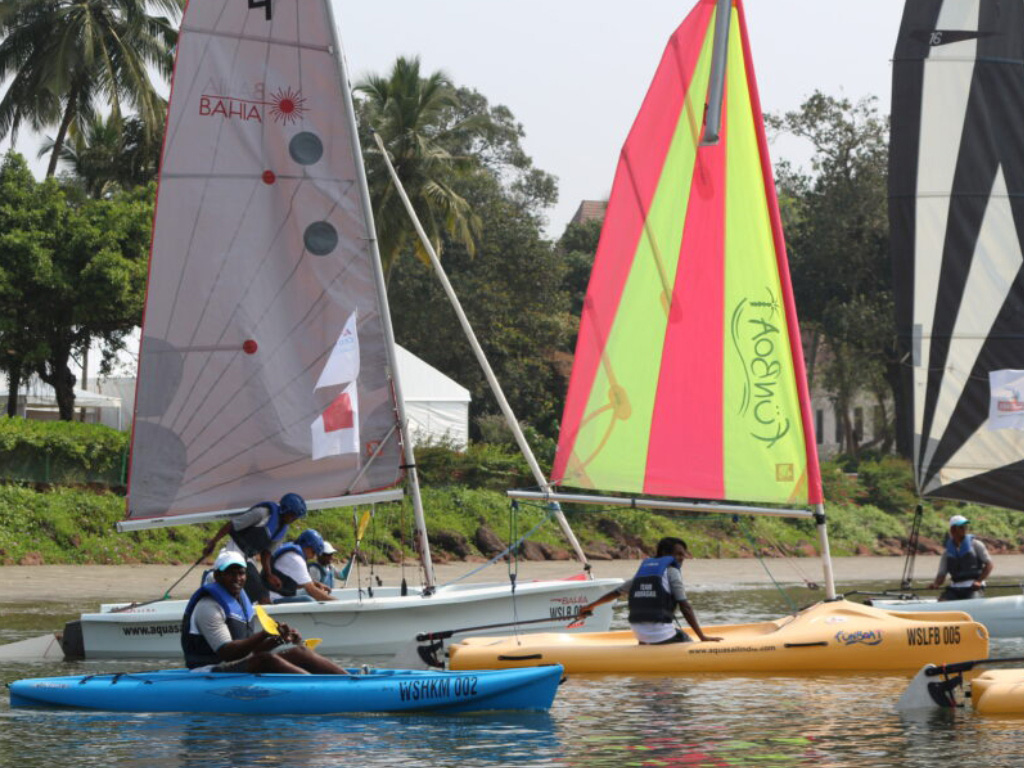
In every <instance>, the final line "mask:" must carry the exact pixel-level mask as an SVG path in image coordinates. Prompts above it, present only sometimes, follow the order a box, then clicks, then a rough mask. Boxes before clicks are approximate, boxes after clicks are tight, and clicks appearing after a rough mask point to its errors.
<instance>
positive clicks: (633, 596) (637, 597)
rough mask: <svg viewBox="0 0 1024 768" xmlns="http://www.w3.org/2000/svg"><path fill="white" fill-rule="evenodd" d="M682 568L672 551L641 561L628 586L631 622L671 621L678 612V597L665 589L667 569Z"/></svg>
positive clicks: (663, 622) (652, 622)
mask: <svg viewBox="0 0 1024 768" xmlns="http://www.w3.org/2000/svg"><path fill="white" fill-rule="evenodd" d="M669 568H679V564H678V563H676V559H675V558H674V557H672V556H671V555H668V556H665V557H649V558H647V559H646V560H644V561H643V562H642V563H640V567H639V568H638V569H637V572H636V575H635V576H634V577H633V584H632V586H631V587H630V588H629V623H630V624H671V623H672V622H673V620H674V616H675V612H676V599H675V598H674V597H673V596H672V594H671V593H670V592H669V591H668V590H667V589H665V579H664V575H665V572H666V571H667V570H668V569H669Z"/></svg>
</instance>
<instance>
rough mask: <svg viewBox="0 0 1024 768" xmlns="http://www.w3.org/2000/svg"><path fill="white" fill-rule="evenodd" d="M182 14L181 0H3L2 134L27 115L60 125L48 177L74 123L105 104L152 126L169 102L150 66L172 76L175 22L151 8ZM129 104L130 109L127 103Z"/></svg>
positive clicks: (38, 126)
mask: <svg viewBox="0 0 1024 768" xmlns="http://www.w3.org/2000/svg"><path fill="white" fill-rule="evenodd" d="M150 5H155V6H157V7H159V8H161V9H163V10H164V11H166V12H167V13H171V14H177V13H178V12H179V11H180V9H181V7H182V5H183V2H182V0H5V2H4V4H3V9H2V11H0V39H2V41H0V81H3V80H7V79H8V78H9V79H10V83H9V85H8V88H7V92H6V93H5V94H4V97H3V99H0V138H2V137H4V136H6V135H7V134H8V133H14V134H16V133H17V131H18V128H19V127H20V125H21V124H22V123H23V122H27V123H28V124H29V125H30V127H31V128H32V129H34V130H43V129H45V128H46V127H47V126H52V125H57V126H58V128H57V134H56V136H55V138H54V139H53V149H52V152H51V155H50V163H49V167H48V169H47V176H52V175H53V174H54V173H55V172H56V169H57V161H58V159H59V158H60V155H61V149H62V147H63V145H64V142H65V140H66V138H67V136H68V132H69V131H70V130H71V128H72V126H73V125H74V126H76V127H77V129H78V130H79V131H80V132H82V133H83V134H84V132H85V131H86V130H87V126H88V124H89V123H90V122H91V121H93V120H94V119H95V118H96V116H97V114H98V113H99V111H100V110H101V109H102V108H104V107H108V106H109V108H110V109H111V110H112V111H113V112H114V114H115V115H118V116H120V115H124V114H126V113H127V112H128V111H129V110H131V111H134V112H136V113H137V114H138V115H139V117H140V119H141V120H142V121H143V124H144V125H146V126H147V127H148V128H149V129H150V130H152V129H153V127H154V126H157V125H159V124H160V123H162V121H163V118H164V108H163V101H162V99H161V98H160V96H159V95H158V94H157V92H156V90H155V89H154V87H153V84H152V82H151V81H150V77H149V69H150V68H152V69H154V70H156V71H157V72H158V73H159V74H160V75H162V76H164V77H169V76H170V73H171V69H172V50H173V47H174V45H175V43H176V41H177V30H176V25H175V23H174V22H173V21H172V19H171V18H169V17H167V16H153V15H150V14H149V12H148V11H149V6H150ZM126 108H127V109H126Z"/></svg>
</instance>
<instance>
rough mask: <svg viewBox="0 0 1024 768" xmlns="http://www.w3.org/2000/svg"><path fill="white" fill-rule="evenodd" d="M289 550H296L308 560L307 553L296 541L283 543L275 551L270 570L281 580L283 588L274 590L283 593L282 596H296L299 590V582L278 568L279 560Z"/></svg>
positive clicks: (268, 586) (301, 556)
mask: <svg viewBox="0 0 1024 768" xmlns="http://www.w3.org/2000/svg"><path fill="white" fill-rule="evenodd" d="M288 552H295V553H296V554H298V556H299V557H300V558H302V560H303V561H305V560H306V553H305V552H303V551H302V547H300V546H299V545H298V544H295V543H294V542H291V543H288V544H282V545H281V546H280V547H278V548H277V550H276V551H275V552H274V554H273V556H272V557H271V560H270V571H271V573H273V574H274V575H275V576H277V578H279V579H280V580H281V588H280V589H275V590H274V591H275V592H277V594H279V595H281V597H295V595H296V594H298V591H299V583H298V582H297V581H295V579H293V578H292V577H291V576H289V575H288V574H287V573H284V572H283V571H279V570H278V569H277V561H278V560H279V559H280V558H281V557H282V556H284V555H285V554H287V553H288ZM307 567H308V566H307ZM264 583H266V579H264ZM267 588H268V589H269V588H270V585H269V584H267Z"/></svg>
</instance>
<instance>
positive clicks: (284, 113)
mask: <svg viewBox="0 0 1024 768" xmlns="http://www.w3.org/2000/svg"><path fill="white" fill-rule="evenodd" d="M229 94H230V95H229ZM307 111H308V110H307V107H306V99H305V97H304V96H303V95H302V91H300V90H295V89H293V88H291V86H288V87H284V88H277V89H275V90H274V91H272V92H271V93H270V94H269V95H268V94H267V92H266V85H265V84H264V83H253V84H252V86H251V87H249V88H248V93H244V92H243V93H239V91H238V90H236V89H235V88H232V87H230V86H226V85H224V84H223V83H215V82H212V81H211V82H210V83H208V84H207V86H206V87H205V88H204V89H203V93H202V95H201V96H200V97H199V116H200V117H215V118H221V119H223V120H241V121H243V122H248V121H251V120H254V121H256V122H257V123H261V124H262V123H263V122H264V121H265V120H266V118H267V116H268V115H269V116H270V118H271V119H272V120H273V121H274V122H275V123H283V124H285V125H289V124H291V123H294V122H298V121H299V119H300V118H301V117H302V116H303V115H304V114H305V113H306V112H307Z"/></svg>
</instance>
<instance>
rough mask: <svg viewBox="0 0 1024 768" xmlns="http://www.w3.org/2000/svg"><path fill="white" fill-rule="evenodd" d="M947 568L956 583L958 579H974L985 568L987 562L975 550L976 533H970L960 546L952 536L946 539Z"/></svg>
mask: <svg viewBox="0 0 1024 768" xmlns="http://www.w3.org/2000/svg"><path fill="white" fill-rule="evenodd" d="M946 570H947V571H949V576H950V578H951V579H952V581H953V583H954V584H955V583H956V582H958V581H968V580H971V581H974V580H976V579H977V578H978V577H979V576H981V574H982V572H983V571H984V570H985V564H984V563H983V562H982V561H981V558H979V557H978V553H977V552H975V551H974V534H971V533H968V534H967V535H966V536H964V540H963V541H961V542H960V546H959V547H958V546H957V545H956V544H954V543H953V539H952V538H947V539H946Z"/></svg>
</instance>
